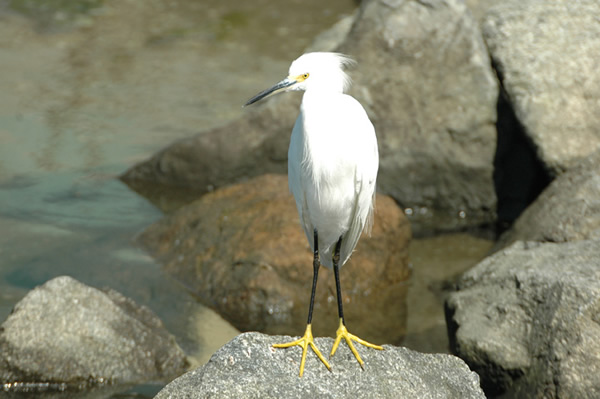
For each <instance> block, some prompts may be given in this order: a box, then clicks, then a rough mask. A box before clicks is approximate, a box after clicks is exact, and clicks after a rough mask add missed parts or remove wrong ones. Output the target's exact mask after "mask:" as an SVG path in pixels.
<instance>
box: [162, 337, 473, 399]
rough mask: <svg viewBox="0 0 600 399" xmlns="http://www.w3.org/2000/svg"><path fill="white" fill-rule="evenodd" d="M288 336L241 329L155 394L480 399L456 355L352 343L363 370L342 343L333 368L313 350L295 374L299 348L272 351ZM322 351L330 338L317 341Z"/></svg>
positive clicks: (175, 396) (172, 398) (164, 396)
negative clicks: (202, 362) (201, 362)
mask: <svg viewBox="0 0 600 399" xmlns="http://www.w3.org/2000/svg"><path fill="white" fill-rule="evenodd" d="M291 339H292V338H291V337H287V336H268V335H263V334H260V333H245V334H241V335H239V336H238V337H236V338H235V339H233V340H232V341H231V342H229V343H228V344H227V345H225V346H224V347H222V348H221V349H220V350H219V351H217V352H216V353H215V354H214V355H213V357H212V358H211V360H210V361H209V362H208V363H207V364H206V365H204V366H202V367H200V368H198V369H196V370H194V371H190V372H188V373H186V374H184V375H183V376H181V377H179V378H177V379H176V380H174V381H173V382H171V383H170V384H169V385H167V386H166V387H165V388H164V389H163V390H162V391H160V392H159V393H158V395H157V396H156V399H167V398H169V399H180V398H189V399H192V398H346V397H354V398H457V399H458V398H461V399H465V398H484V397H485V396H484V395H483V392H482V391H481V388H480V387H479V378H478V376H477V374H475V373H473V372H472V371H470V370H469V368H468V367H467V366H466V365H465V363H464V362H463V361H462V360H460V359H459V358H457V357H454V356H451V355H446V354H422V353H419V352H415V351H412V350H410V349H406V348H399V347H394V346H390V345H385V346H384V350H383V351H378V350H374V349H369V348H365V347H362V346H361V345H358V348H357V349H358V351H359V353H360V355H361V357H362V358H363V360H364V361H365V364H366V366H365V370H362V369H361V368H360V366H359V364H358V363H357V361H356V359H355V358H354V356H353V355H352V353H351V352H350V350H349V349H348V347H347V346H346V345H345V344H344V343H342V344H341V345H340V347H339V349H338V351H337V352H336V354H335V355H334V356H333V357H332V358H331V359H330V360H331V361H330V364H331V367H332V371H331V372H330V371H328V370H327V368H325V366H324V365H323V363H321V362H320V360H319V359H318V358H317V357H316V355H314V354H313V353H309V354H308V355H307V360H306V366H305V370H304V376H303V377H302V378H300V377H298V372H299V367H300V357H301V349H300V348H299V347H294V348H289V349H275V348H272V347H271V346H272V345H273V344H275V343H281V342H287V341H289V340H291ZM315 341H316V345H317V346H318V347H319V348H320V350H321V351H322V352H324V353H326V352H328V351H329V350H330V349H331V346H332V345H333V338H316V340H315Z"/></svg>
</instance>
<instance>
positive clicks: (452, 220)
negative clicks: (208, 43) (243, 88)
mask: <svg viewBox="0 0 600 399" xmlns="http://www.w3.org/2000/svg"><path fill="white" fill-rule="evenodd" d="M334 29H335V30H336V34H335V35H334V36H335V37H336V40H333V41H330V42H328V43H338V40H339V37H340V36H339V35H340V33H343V32H345V30H346V29H347V24H346V25H344V24H343V23H342V24H338V25H336V26H335V27H334ZM333 45H334V44H329V45H323V47H321V48H320V49H321V50H333V48H331V47H330V46H333ZM312 49H313V50H314V49H316V48H315V47H314V46H313V47H312ZM337 50H339V51H342V52H345V53H347V54H349V55H351V56H353V57H355V58H356V59H357V60H358V63H359V64H358V68H357V69H356V70H354V71H351V75H352V76H353V78H354V81H355V85H354V86H353V88H352V89H351V94H352V95H354V96H355V97H356V98H357V99H358V100H359V101H361V103H362V104H363V105H364V106H365V107H366V109H367V111H368V113H369V115H370V117H371V119H372V121H373V123H374V125H375V128H376V130H377V135H378V139H379V148H380V157H381V162H380V172H379V178H378V183H379V189H380V191H382V192H383V193H385V194H389V195H391V196H392V197H393V198H394V199H396V200H397V201H398V202H400V203H401V204H402V205H403V206H404V207H405V208H410V209H411V211H412V219H413V225H414V226H415V227H416V229H417V230H420V227H421V226H423V228H427V229H431V228H434V227H435V228H441V229H450V228H457V227H461V226H470V225H478V224H480V223H484V222H489V221H491V220H493V219H494V208H495V203H496V200H495V194H494V189H493V183H492V159H493V155H494V150H495V143H496V136H495V126H494V123H495V121H496V108H495V107H496V100H497V96H498V87H497V82H496V79H495V77H494V75H493V73H492V70H491V67H490V60H489V57H488V55H487V51H486V49H485V45H484V43H483V39H482V38H481V34H480V31H479V28H478V25H477V22H476V21H475V20H474V19H473V17H472V16H471V13H470V12H469V11H468V9H467V7H466V6H465V4H464V3H463V2H462V1H460V0H431V1H428V2H417V1H380V0H371V1H364V2H363V4H362V7H361V9H360V12H359V13H358V15H357V17H356V20H355V22H354V24H353V26H352V29H351V30H350V33H349V34H348V35H347V36H346V38H345V40H344V41H343V42H342V44H341V45H339V46H338V47H337ZM290 61H291V60H290ZM286 72H287V71H281V76H285V75H286ZM279 78H280V76H274V77H273V81H274V82H275V81H276V80H277V79H279ZM260 89H262V88H257V91H258V90H260ZM243 100H244V99H240V102H243ZM299 101H300V95H298V93H295V94H293V93H288V94H286V95H282V96H279V97H275V98H272V99H271V100H267V101H266V102H265V103H264V104H262V105H260V106H257V107H253V108H251V109H248V111H247V113H246V115H245V116H244V117H242V118H241V119H239V120H236V121H233V122H231V123H230V124H228V125H225V126H223V127H220V128H218V129H215V130H211V131H208V132H204V133H202V134H199V135H198V136H196V137H193V138H190V139H188V140H183V141H180V142H177V143H175V144H173V145H172V146H171V147H169V148H167V149H165V150H163V151H161V152H160V153H158V154H156V155H155V156H154V157H152V158H151V159H150V160H148V161H146V162H144V163H142V164H140V165H137V166H135V167H134V168H132V169H131V170H129V171H128V172H127V173H126V174H125V175H124V176H123V179H124V180H125V181H126V182H127V183H128V184H130V185H131V186H132V187H134V188H136V189H138V190H140V191H141V192H147V191H145V189H144V187H148V186H152V187H155V186H156V183H160V184H167V185H180V186H186V185H187V186H190V187H194V188H195V189H197V190H198V191H199V192H201V193H202V192H206V191H208V190H211V189H212V188H214V187H220V186H223V185H227V184H230V183H232V182H236V181H239V180H241V179H244V178H247V177H252V176H256V175H260V174H264V173H269V172H278V173H285V171H286V165H287V147H288V145H289V137H290V132H291V129H292V126H293V124H294V120H295V118H296V116H297V114H298V105H299ZM144 181H145V182H151V184H150V185H148V184H144V183H143V182H144ZM157 202H158V201H157Z"/></svg>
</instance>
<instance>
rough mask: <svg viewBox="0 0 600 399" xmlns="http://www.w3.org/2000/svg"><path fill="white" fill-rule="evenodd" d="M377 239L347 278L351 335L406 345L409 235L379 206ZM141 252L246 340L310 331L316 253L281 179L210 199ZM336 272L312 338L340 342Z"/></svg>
mask: <svg viewBox="0 0 600 399" xmlns="http://www.w3.org/2000/svg"><path fill="white" fill-rule="evenodd" d="M374 222H375V223H374V226H373V231H372V236H371V237H370V238H369V237H366V236H365V235H363V237H362V239H361V240H360V241H359V243H358V246H357V248H356V251H355V253H354V254H353V255H352V258H351V259H350V261H348V263H346V264H345V265H344V267H342V269H341V271H340V278H341V285H342V292H343V295H344V303H345V307H344V315H345V317H346V321H347V324H348V328H350V329H354V331H355V333H356V334H357V335H359V336H361V337H363V338H365V339H367V340H372V341H374V342H378V343H381V342H383V343H390V342H391V343H397V342H399V341H401V339H402V337H403V335H404V331H405V325H406V304H405V297H406V290H407V283H406V280H407V279H408V277H409V275H410V270H409V264H408V244H409V241H410V235H411V233H410V227H409V224H408V221H407V219H406V218H405V216H404V214H403V213H402V210H401V209H400V208H398V206H397V205H396V204H395V203H394V201H393V200H392V199H391V198H389V197H387V196H384V195H380V196H378V197H377V205H376V210H375V221H374ZM140 241H141V242H142V243H143V245H144V246H145V247H146V248H147V249H148V250H149V251H150V252H152V253H153V254H154V255H155V256H156V257H158V258H159V259H160V260H161V261H162V262H163V264H164V267H165V269H166V271H167V272H169V273H170V274H172V275H173V276H175V277H176V278H177V279H178V280H180V281H181V282H182V283H183V284H185V285H186V287H188V289H189V290H190V291H191V292H193V293H194V294H196V295H197V296H198V297H199V298H200V300H201V301H202V302H203V303H204V304H206V305H207V306H209V307H211V308H213V309H214V310H216V311H217V312H218V313H219V314H221V315H222V316H223V317H224V318H225V319H226V320H227V321H229V322H230V323H231V324H233V326H235V327H236V328H237V329H239V330H241V331H248V330H258V331H261V332H266V333H270V334H288V335H291V334H299V333H300V332H302V331H304V328H305V327H306V317H307V312H308V303H309V299H310V291H311V285H312V274H313V268H312V259H313V254H312V251H311V250H310V247H309V245H308V241H307V239H306V236H305V235H304V231H303V230H302V228H301V226H300V222H299V219H298V213H297V211H296V206H295V202H294V199H293V197H292V195H291V194H290V193H289V191H288V183H287V178H286V177H285V176H283V175H265V176H260V177H257V178H254V179H251V180H249V181H247V182H245V183H240V184H236V185H232V186H229V187H226V188H222V189H218V190H215V191H214V192H212V193H209V194H206V195H205V196H203V197H202V198H200V199H199V200H197V201H195V202H193V203H191V204H189V205H187V206H184V207H182V208H180V209H179V210H178V211H177V212H175V213H173V214H171V215H169V216H167V217H166V218H164V219H163V220H161V221H159V222H157V223H155V224H153V225H152V226H150V227H149V228H148V229H147V230H146V231H144V232H143V233H142V234H141V236H140ZM335 292H336V291H335V283H334V278H333V272H332V271H331V270H329V269H327V268H325V267H322V268H321V269H320V272H319V284H318V285H317V294H316V299H315V313H314V318H313V331H314V332H315V334H317V335H318V334H324V335H333V334H334V332H335V330H336V329H337V324H338V316H337V304H336V299H335V298H336V296H335Z"/></svg>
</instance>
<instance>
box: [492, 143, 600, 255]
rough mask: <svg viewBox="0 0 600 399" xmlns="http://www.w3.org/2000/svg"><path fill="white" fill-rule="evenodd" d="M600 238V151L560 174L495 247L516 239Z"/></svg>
mask: <svg viewBox="0 0 600 399" xmlns="http://www.w3.org/2000/svg"><path fill="white" fill-rule="evenodd" d="M585 239H600V151H596V152H595V153H594V154H592V155H591V156H589V157H588V158H586V159H585V160H583V161H582V162H580V163H579V164H578V165H576V166H574V167H572V168H571V169H569V170H568V171H567V172H565V173H563V174H562V175H560V176H558V177H557V178H556V179H555V180H554V181H553V182H552V183H551V184H550V185H549V186H548V187H547V188H546V190H544V192H543V193H542V194H541V195H540V196H539V197H538V198H537V199H536V200H535V202H534V203H533V204H531V205H530V206H529V207H528V208H527V209H526V210H525V212H523V213H522V214H521V216H519V218H518V219H517V221H516V222H515V223H514V225H513V226H512V228H511V229H510V230H508V231H507V232H506V233H505V234H503V235H502V236H501V237H500V239H499V240H498V242H497V243H496V245H495V248H494V250H499V249H500V248H503V247H506V246H508V245H510V244H512V243H513V242H515V241H550V242H566V241H574V240H585Z"/></svg>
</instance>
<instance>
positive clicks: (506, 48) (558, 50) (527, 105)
mask: <svg viewBox="0 0 600 399" xmlns="http://www.w3.org/2000/svg"><path fill="white" fill-rule="evenodd" d="M598 15H600V2H598V1H597V0H580V1H570V0H560V1H552V2H548V1H545V0H523V1H518V2H517V1H508V2H499V5H498V6H496V7H494V8H492V9H490V10H489V11H488V13H487V15H486V17H485V21H484V23H483V33H484V37H485V41H486V43H487V45H488V48H489V50H490V53H491V56H492V58H493V60H494V63H495V66H496V68H497V69H498V72H499V76H500V78H501V80H502V85H503V86H504V88H505V90H506V92H507V94H508V96H509V99H510V102H511V103H512V106H513V108H514V110H515V113H516V115H517V117H518V119H519V121H520V122H521V124H522V125H523V126H524V128H525V131H526V133H527V135H528V136H529V138H530V140H531V142H532V143H533V145H534V146H535V148H536V149H537V154H538V156H539V158H540V159H541V160H542V161H543V162H544V164H545V165H546V167H547V168H548V170H549V171H550V172H551V173H553V174H554V175H557V174H560V173H561V172H563V171H564V170H566V169H567V168H569V167H571V166H572V165H574V163H576V162H577V161H578V160H580V159H581V158H583V157H585V156H587V155H589V154H590V153H592V152H593V151H594V150H595V149H598V148H600V129H599V128H598V126H600V68H598V63H599V62H600V22H599V21H598V18H597V16H598Z"/></svg>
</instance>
